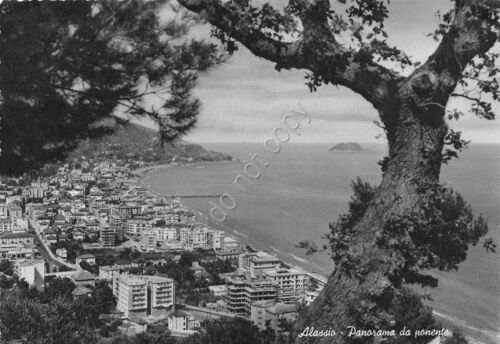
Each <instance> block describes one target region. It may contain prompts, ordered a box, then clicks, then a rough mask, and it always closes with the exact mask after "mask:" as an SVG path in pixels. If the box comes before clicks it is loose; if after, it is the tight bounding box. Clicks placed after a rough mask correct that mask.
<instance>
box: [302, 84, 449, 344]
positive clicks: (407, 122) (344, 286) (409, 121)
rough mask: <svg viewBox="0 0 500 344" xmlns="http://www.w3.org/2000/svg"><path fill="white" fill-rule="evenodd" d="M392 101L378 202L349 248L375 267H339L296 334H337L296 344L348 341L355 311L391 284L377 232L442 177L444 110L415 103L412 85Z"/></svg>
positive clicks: (386, 114) (385, 113) (402, 87)
mask: <svg viewBox="0 0 500 344" xmlns="http://www.w3.org/2000/svg"><path fill="white" fill-rule="evenodd" d="M390 98H391V99H392V100H393V101H392V103H391V104H387V106H386V107H385V110H383V111H382V112H381V114H380V115H381V118H382V119H384V124H385V126H386V131H387V138H388V142H389V156H388V158H389V159H388V161H387V165H386V168H385V171H384V173H383V178H382V182H381V184H380V186H379V188H378V189H377V192H376V195H375V199H374V201H373V202H372V203H371V205H370V206H369V207H368V209H367V211H366V212H365V214H364V215H363V217H362V219H361V220H360V222H359V223H358V224H357V225H356V227H355V231H356V233H358V235H357V238H356V239H355V240H354V242H352V245H351V248H352V249H353V250H354V252H356V256H359V257H362V258H361V259H362V264H366V266H371V267H376V268H375V269H371V270H372V272H369V273H368V274H367V275H366V276H365V278H364V279H363V280H361V279H359V278H357V277H354V276H350V275H348V274H346V273H345V272H342V271H339V270H338V269H337V270H336V271H335V272H334V273H333V274H332V275H331V276H330V278H329V279H328V283H327V285H326V286H325V288H324V290H323V291H322V292H321V294H320V295H319V297H318V298H317V299H316V300H315V301H314V302H313V304H312V305H311V306H310V307H309V308H308V309H307V310H306V311H305V313H303V314H301V315H300V317H299V320H298V322H297V323H296V326H295V330H296V331H297V334H300V333H301V332H302V331H303V330H304V329H305V328H307V327H309V329H311V328H312V327H314V329H315V330H318V331H321V330H328V329H330V330H335V332H336V335H334V336H325V337H317V338H314V337H305V336H302V337H297V339H296V343H346V342H347V341H348V336H347V333H348V326H354V325H355V318H354V315H353V313H352V309H353V307H356V305H359V304H360V303H361V301H362V300H363V299H367V298H368V297H369V296H370V295H374V294H377V293H382V292H383V291H384V289H385V288H387V287H388V286H390V282H389V280H388V279H387V272H388V270H389V266H388V264H387V263H386V261H384V259H383V258H384V257H386V256H387V252H385V251H384V250H383V249H381V248H379V247H377V246H376V244H375V239H376V232H377V231H381V230H383V228H384V225H385V223H386V221H387V218H388V215H398V214H404V213H407V212H409V211H412V210H416V209H417V207H418V206H419V204H421V203H422V197H423V195H422V193H421V192H420V193H419V192H418V186H419V185H421V183H424V182H437V181H438V179H439V172H440V166H441V151H442V148H443V142H444V137H445V135H446V132H447V127H446V124H445V121H444V107H443V106H441V105H439V104H430V105H427V106H424V107H422V106H421V105H420V106H417V104H416V103H415V101H414V99H418V97H417V96H416V95H415V94H414V90H413V88H412V87H411V85H410V83H409V82H408V81H407V82H405V83H404V84H401V85H399V87H398V91H397V92H395V94H394V95H393V97H390ZM444 104H446V103H445V102H444ZM367 338H371V339H373V337H367ZM367 342H370V340H368V341H367Z"/></svg>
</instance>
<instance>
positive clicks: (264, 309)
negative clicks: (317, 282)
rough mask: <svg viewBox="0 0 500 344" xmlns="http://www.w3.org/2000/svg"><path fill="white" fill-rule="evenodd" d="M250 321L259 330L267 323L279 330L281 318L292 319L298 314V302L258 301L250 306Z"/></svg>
mask: <svg viewBox="0 0 500 344" xmlns="http://www.w3.org/2000/svg"><path fill="white" fill-rule="evenodd" d="M250 309H251V310H250V321H252V322H253V323H254V324H255V325H257V327H258V328H260V329H261V330H264V329H266V327H267V324H269V326H270V327H271V328H272V329H274V330H275V331H277V330H279V328H280V323H281V321H282V320H287V321H294V320H295V319H296V318H297V315H298V304H285V303H276V302H273V301H258V302H254V303H253V304H252V305H251V306H250Z"/></svg>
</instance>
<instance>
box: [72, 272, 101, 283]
mask: <svg viewBox="0 0 500 344" xmlns="http://www.w3.org/2000/svg"><path fill="white" fill-rule="evenodd" d="M71 279H72V280H73V282H75V284H76V285H77V286H86V285H90V286H92V287H94V286H95V278H94V276H93V275H92V274H91V273H90V272H88V271H87V270H83V269H82V270H78V271H77V272H75V273H74V274H73V275H72V276H71Z"/></svg>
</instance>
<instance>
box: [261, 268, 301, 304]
mask: <svg viewBox="0 0 500 344" xmlns="http://www.w3.org/2000/svg"><path fill="white" fill-rule="evenodd" d="M264 276H266V277H267V278H268V279H270V280H271V281H273V282H274V283H275V284H276V285H277V286H278V302H283V303H294V302H297V301H299V300H303V299H304V298H305V293H306V291H307V289H308V287H309V276H308V275H307V274H305V273H304V272H301V271H299V270H297V269H289V268H278V269H271V270H266V271H264Z"/></svg>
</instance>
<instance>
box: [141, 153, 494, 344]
mask: <svg viewBox="0 0 500 344" xmlns="http://www.w3.org/2000/svg"><path fill="white" fill-rule="evenodd" d="M237 162H238V160H237V159H234V160H232V161H215V162H203V161H202V162H189V163H183V164H178V165H171V164H160V165H153V166H147V167H144V168H141V169H137V170H134V172H135V173H137V172H139V173H138V174H139V179H138V180H137V182H138V184H139V183H140V182H142V185H141V186H142V187H146V188H147V190H148V193H149V194H152V195H154V196H156V197H162V195H159V194H155V193H154V192H153V191H151V189H152V187H151V185H146V183H144V181H143V179H144V177H146V176H147V175H148V174H150V173H151V172H154V171H156V170H157V169H160V168H163V167H165V168H167V167H176V166H178V167H189V166H202V165H204V166H207V165H214V164H217V165H218V164H220V165H225V164H231V163H237ZM187 208H189V209H190V210H192V211H194V212H195V213H199V211H197V210H193V209H192V207H190V206H187ZM202 215H204V216H205V217H206V215H205V214H202ZM200 222H202V223H204V224H207V225H209V226H212V225H211V224H210V223H207V221H206V220H205V219H204V220H202V221H200ZM212 227H214V226H212ZM214 228H217V229H219V230H223V231H224V233H226V235H228V236H232V237H236V239H237V240H238V241H239V242H241V243H242V244H244V245H249V246H250V247H251V248H252V249H255V250H256V251H264V252H267V253H269V254H271V255H274V256H278V257H279V258H280V260H281V261H282V264H283V266H286V267H290V268H294V269H297V270H299V271H301V272H304V273H306V274H307V275H309V276H311V277H312V278H314V279H317V280H320V281H323V280H324V281H326V280H327V277H326V276H324V275H322V274H318V273H316V272H311V271H310V270H309V271H308V269H307V268H303V267H300V266H297V265H296V264H294V263H289V262H288V261H290V260H292V259H294V258H293V257H289V256H288V255H286V254H283V253H280V254H277V252H275V251H274V250H273V248H272V247H271V248H265V247H264V248H263V247H262V245H260V244H259V243H254V242H253V241H254V240H252V238H251V236H247V235H244V234H242V235H238V233H233V232H234V230H233V229H232V228H229V227H227V225H226V226H224V225H223V226H218V225H216V226H215V227H214ZM280 256H281V257H280ZM318 276H319V277H320V278H321V277H322V278H321V279H319V278H318ZM433 313H438V314H434V316H435V317H437V318H439V319H443V318H445V319H446V318H447V317H450V315H448V314H442V313H440V312H435V311H434V312H433ZM460 320H462V321H460ZM460 320H459V321H458V322H457V321H450V320H449V319H448V322H451V323H452V324H453V325H454V326H456V327H458V328H461V329H462V331H463V334H464V335H466V336H467V337H468V338H469V339H470V340H473V341H474V342H473V343H477V344H492V342H490V340H493V341H494V340H495V338H494V337H492V336H494V335H496V333H495V332H493V331H492V332H491V333H490V331H489V330H480V329H478V328H474V327H473V326H472V325H469V324H468V323H466V322H465V320H464V319H460ZM475 334H478V335H475Z"/></svg>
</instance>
